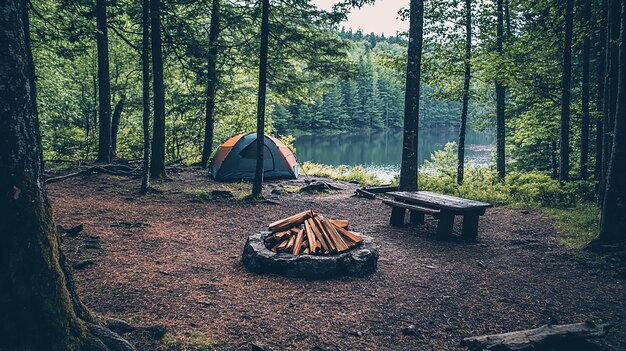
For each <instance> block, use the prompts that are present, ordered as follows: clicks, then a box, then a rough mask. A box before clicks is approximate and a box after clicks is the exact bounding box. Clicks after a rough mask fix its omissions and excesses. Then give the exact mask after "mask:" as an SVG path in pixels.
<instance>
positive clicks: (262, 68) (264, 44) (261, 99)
mask: <svg viewBox="0 0 626 351" xmlns="http://www.w3.org/2000/svg"><path fill="white" fill-rule="evenodd" d="M261 6H262V9H261V49H260V53H259V95H258V102H257V114H256V116H257V117H256V169H255V172H254V183H253V184H252V197H254V198H259V197H261V196H262V192H263V168H264V167H263V166H264V162H263V160H264V155H263V151H264V150H263V149H264V144H265V97H266V93H267V51H268V41H269V16H270V1H269V0H262V5H261Z"/></svg>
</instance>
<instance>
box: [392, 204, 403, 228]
mask: <svg viewBox="0 0 626 351" xmlns="http://www.w3.org/2000/svg"><path fill="white" fill-rule="evenodd" d="M405 212H406V210H405V209H404V208H400V207H392V208H391V218H390V219H389V224H391V225H392V226H394V227H403V226H404V214H405Z"/></svg>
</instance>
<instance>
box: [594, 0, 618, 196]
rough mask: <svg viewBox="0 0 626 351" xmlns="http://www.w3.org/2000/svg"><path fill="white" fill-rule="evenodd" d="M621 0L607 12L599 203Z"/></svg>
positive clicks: (608, 144)
mask: <svg viewBox="0 0 626 351" xmlns="http://www.w3.org/2000/svg"><path fill="white" fill-rule="evenodd" d="M620 5H621V4H620V1H619V0H609V5H608V12H607V42H606V43H607V44H606V48H607V49H606V76H605V84H604V95H605V96H604V119H603V126H602V128H603V130H604V135H603V138H602V177H601V178H600V187H599V189H598V195H599V203H600V204H602V203H603V202H604V199H603V196H604V194H605V190H606V181H607V172H608V167H609V160H610V159H611V150H612V147H611V144H612V140H613V135H612V134H613V125H614V119H615V106H616V104H617V75H618V70H617V62H618V60H619V57H618V56H619V54H618V52H619V51H618V45H617V43H618V41H619V26H620V11H621V8H620Z"/></svg>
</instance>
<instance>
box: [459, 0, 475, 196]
mask: <svg viewBox="0 0 626 351" xmlns="http://www.w3.org/2000/svg"><path fill="white" fill-rule="evenodd" d="M471 58H472V0H465V77H464V80H463V102H462V107H461V125H460V127H459V149H458V166H457V173H456V182H457V184H459V185H461V184H463V176H464V173H465V172H464V171H465V130H466V128H467V108H468V105H469V93H470V92H469V89H470V77H471Z"/></svg>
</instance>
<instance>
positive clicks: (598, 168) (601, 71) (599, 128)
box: [594, 0, 608, 181]
mask: <svg viewBox="0 0 626 351" xmlns="http://www.w3.org/2000/svg"><path fill="white" fill-rule="evenodd" d="M607 1H608V0H603V1H602V7H601V9H602V11H601V13H602V16H603V18H602V20H601V21H600V35H599V38H598V45H600V50H598V51H599V54H598V59H597V62H598V64H597V77H596V79H597V83H596V85H597V90H598V95H597V97H596V112H597V115H598V116H597V117H596V150H595V151H596V152H595V155H596V156H595V157H596V159H595V166H594V176H595V180H596V181H599V180H600V179H601V177H602V145H603V140H602V139H603V135H604V130H603V125H602V123H603V118H602V117H603V106H604V95H605V94H604V79H605V71H606V18H607V14H606V11H607V9H608V6H607Z"/></svg>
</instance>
